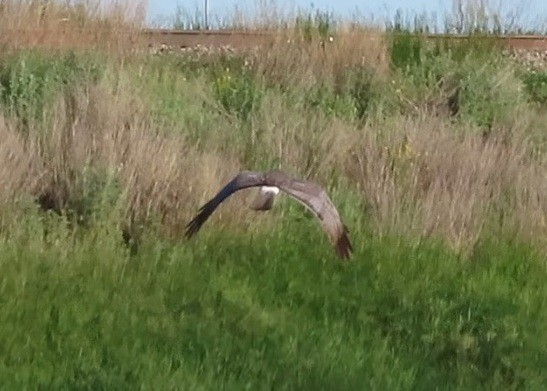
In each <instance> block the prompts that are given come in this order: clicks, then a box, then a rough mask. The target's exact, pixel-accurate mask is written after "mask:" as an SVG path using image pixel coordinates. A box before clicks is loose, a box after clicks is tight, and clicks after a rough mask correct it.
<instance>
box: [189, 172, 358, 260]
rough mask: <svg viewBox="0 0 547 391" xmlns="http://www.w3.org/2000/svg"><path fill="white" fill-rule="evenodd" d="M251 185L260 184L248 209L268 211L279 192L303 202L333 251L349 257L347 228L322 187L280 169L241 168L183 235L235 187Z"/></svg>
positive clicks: (191, 231) (193, 231)
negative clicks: (246, 169) (321, 228)
mask: <svg viewBox="0 0 547 391" xmlns="http://www.w3.org/2000/svg"><path fill="white" fill-rule="evenodd" d="M251 187H260V190H259V193H258V195H257V197H256V199H255V200H254V202H253V203H252V205H251V209H254V210H257V211H267V210H270V209H271V208H272V206H273V203H274V198H275V196H276V195H277V194H279V192H280V191H283V192H285V193H287V194H288V195H289V196H291V197H292V198H294V199H295V200H297V201H299V202H300V203H301V204H303V205H304V206H305V207H306V208H307V209H309V210H310V211H311V212H312V213H313V214H314V215H315V216H316V217H317V218H318V219H319V221H320V222H321V226H322V227H323V230H324V231H325V232H326V233H327V235H328V237H329V239H330V241H331V243H332V244H333V246H334V249H335V250H336V254H337V255H338V256H339V257H340V258H341V259H343V260H347V259H348V258H349V257H350V255H351V253H352V251H353V248H352V246H351V243H350V240H349V236H348V234H349V232H348V229H347V227H346V225H345V224H344V223H343V222H342V220H341V218H340V215H339V214H338V211H337V210H336V207H335V206H334V204H333V203H332V201H331V200H330V198H329V196H328V195H327V193H326V192H325V190H324V189H323V188H322V187H321V186H319V185H317V184H316V183H313V182H309V181H303V180H298V179H294V178H291V177H289V176H288V175H287V174H285V173H284V172H282V171H270V172H256V171H243V172H241V173H239V174H238V175H237V176H236V177H235V178H234V179H232V180H231V181H230V182H229V183H228V184H227V185H226V186H224V187H223V188H222V189H221V190H220V191H219V192H218V193H217V195H216V196H215V197H214V198H213V199H211V200H210V201H209V202H207V203H206V204H205V205H203V206H202V207H201V209H200V210H199V213H198V214H197V215H196V217H194V219H193V220H192V221H190V223H188V225H187V226H186V234H185V236H186V237H187V238H191V237H192V236H194V235H195V234H196V233H197V232H198V231H199V229H200V228H201V226H202V225H203V223H205V221H206V220H207V219H208V218H209V216H211V214H212V213H213V212H214V211H215V209H216V208H217V207H218V206H219V205H220V204H221V203H222V202H223V201H224V200H225V199H226V198H228V197H230V196H231V195H232V194H234V193H235V192H237V191H239V190H243V189H248V188H251Z"/></svg>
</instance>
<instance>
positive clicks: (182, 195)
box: [0, 2, 547, 390]
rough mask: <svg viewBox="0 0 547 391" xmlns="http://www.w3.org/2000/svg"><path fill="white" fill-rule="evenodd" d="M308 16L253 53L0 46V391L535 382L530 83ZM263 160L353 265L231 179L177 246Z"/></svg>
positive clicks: (536, 192) (299, 213) (495, 68)
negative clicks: (323, 196)
mask: <svg viewBox="0 0 547 391" xmlns="http://www.w3.org/2000/svg"><path fill="white" fill-rule="evenodd" d="M6 4H8V3H6ZM9 4H11V3H9ZM9 4H8V5H9ZM16 4H19V3H15V2H14V3H13V4H11V5H12V6H15V5H16ZM78 4H79V3H78ZM69 5H70V4H69ZM32 7H33V6H32V4H30V2H29V5H28V8H25V9H22V11H24V10H26V11H25V12H26V13H25V12H22V11H21V13H20V15H23V16H24V15H34V14H32V13H31V10H32V9H33V8H32ZM70 9H71V10H73V8H70ZM27 11H28V12H27ZM65 11H66V10H65ZM0 14H1V12H0ZM84 15H87V14H85V13H84ZM23 16H21V17H23ZM51 18H52V20H53V16H52V17H51ZM85 20H86V21H87V22H86V23H92V22H91V21H92V20H95V21H97V20H98V21H100V23H102V24H103V25H104V24H105V23H106V22H105V21H104V20H103V19H101V18H100V17H97V18H95V19H93V18H91V17H89V18H88V19H85ZM326 21H329V23H330V19H322V18H320V17H311V18H307V19H301V20H300V23H301V24H297V26H296V27H295V28H294V29H293V28H291V29H289V28H286V29H282V30H280V31H279V34H278V35H277V37H276V38H275V39H274V40H272V42H271V43H270V45H269V46H267V47H263V48H258V49H255V50H250V51H238V52H231V51H226V50H211V51H207V52H205V51H199V50H196V51H193V52H186V53H184V54H170V55H152V54H149V53H144V52H143V51H142V50H136V49H140V46H138V45H137V46H133V45H134V44H136V42H134V41H133V44H130V43H128V40H127V39H125V38H127V37H125V38H123V39H122V35H120V34H118V32H116V31H113V30H109V31H110V32H109V33H108V34H111V35H110V37H111V40H109V41H108V42H116V45H111V44H108V43H106V42H105V41H104V35H101V36H100V37H99V36H97V37H98V38H97V41H87V42H86V43H85V44H83V45H74V44H67V45H61V46H56V45H53V46H54V48H53V49H52V44H51V42H52V41H50V40H48V39H46V38H47V34H45V35H43V36H42V41H41V43H40V44H37V43H36V41H34V40H33V39H31V38H32V37H28V42H27V43H25V42H22V41H20V42H19V43H18V44H17V45H13V46H9V47H4V48H3V49H2V54H3V55H2V57H1V60H0V112H1V113H2V117H1V121H0V183H1V185H2V186H1V191H0V303H1V308H2V311H0V358H1V359H0V383H1V384H3V385H5V387H6V388H9V389H20V388H32V389H34V388H43V389H136V388H142V389H238V390H239V389H263V388H274V389H348V390H350V389H351V390H353V389H363V388H367V389H369V388H370V389H401V390H406V389H466V390H467V389H483V388H486V389H527V390H528V389H529V390H540V389H545V388H546V387H547V376H546V374H545V365H546V362H547V332H546V331H545V324H547V311H545V308H546V303H545V301H546V300H545V299H546V297H547V291H546V288H545V283H544V282H545V278H546V276H547V256H546V254H547V251H545V250H546V249H547V242H546V240H545V238H546V237H547V225H546V221H545V216H547V198H546V197H545V194H547V181H545V173H546V172H547V154H546V152H547V148H546V147H547V139H546V137H545V134H546V133H545V108H546V106H545V105H546V100H545V80H546V78H547V74H545V72H544V71H542V70H540V69H528V68H527V67H523V66H521V65H519V64H518V63H516V62H514V61H513V60H512V59H510V58H508V57H506V56H504V55H503V54H502V51H501V49H500V48H498V47H497V46H496V45H493V44H491V43H490V42H491V41H489V40H487V39H486V40H484V39H483V38H481V37H480V36H473V37H470V38H469V39H466V40H458V41H457V42H454V41H451V40H447V41H445V42H440V43H439V42H438V43H436V44H432V43H431V42H429V41H425V40H422V39H420V38H417V37H412V36H409V35H406V34H401V33H400V32H398V33H397V34H393V35H391V36H388V37H385V36H383V35H379V34H377V33H375V32H374V31H371V30H366V29H364V28H362V27H356V26H351V27H347V26H344V25H340V24H338V25H336V29H334V27H332V24H329V23H326ZM97 23H98V22H97ZM127 23H128V25H131V26H134V25H137V22H136V21H135V19H131V18H129V19H128V21H127ZM88 26H91V24H89V25H88ZM325 29H327V30H328V29H330V30H328V31H325ZM327 32H328V33H329V34H331V33H332V35H333V36H334V40H333V42H329V41H325V40H324V38H325V37H326V36H327ZM364 36H366V39H363V37H364ZM321 40H322V42H323V44H321V43H320V42H321ZM129 41H131V40H129ZM12 42H16V40H13V41H12ZM29 42H30V43H29ZM72 43H74V42H72ZM105 43H106V44H105ZM485 48H487V49H488V50H485ZM90 49H91V50H90ZM114 49H115V50H114ZM273 168H281V169H284V170H286V171H287V172H289V173H292V174H294V175H295V176H298V177H305V178H309V179H312V180H315V181H317V182H319V183H321V184H324V185H325V186H326V187H327V188H328V190H329V194H331V196H332V198H333V200H334V201H335V203H336V204H337V205H338V206H339V207H340V212H341V214H342V216H343V218H344V220H345V222H346V224H347V225H348V227H349V228H350V234H351V238H352V241H353V244H354V248H355V253H354V256H353V259H352V260H351V261H350V262H348V263H340V262H339V261H338V260H337V259H336V257H335V254H334V252H333V250H332V248H331V246H330V244H329V243H328V240H327V238H326V237H325V235H324V234H323V233H322V232H321V230H320V229H319V228H318V226H317V223H316V221H315V220H314V218H313V217H312V216H310V215H309V214H307V212H305V210H304V209H303V208H302V207H301V206H300V205H298V204H296V203H295V202H293V201H291V200H289V199H280V200H278V201H276V205H275V208H274V210H272V211H270V212H268V213H256V212H253V211H251V210H249V209H248V208H247V207H246V205H248V201H249V197H252V196H253V194H248V193H242V194H237V195H235V196H234V197H233V199H230V200H228V201H227V202H226V203H225V204H223V205H222V207H221V208H220V210H219V211H218V212H217V213H216V214H215V215H214V216H213V217H212V218H211V221H209V222H207V223H206V225H205V226H204V228H203V231H201V232H200V234H199V236H198V237H197V238H196V239H195V240H193V241H190V242H188V241H186V240H184V239H183V238H182V234H183V230H184V226H185V224H186V223H187V222H188V221H189V219H190V218H191V217H192V216H193V214H194V213H195V212H196V211H197V209H198V208H199V206H200V205H201V204H202V203H203V202H205V201H206V200H207V199H208V198H209V197H211V196H212V195H213V194H214V193H215V191H216V190H217V189H218V188H219V187H220V186H221V185H222V184H223V183H224V182H225V181H227V180H228V179H229V178H231V177H232V176H233V175H234V174H235V173H236V172H238V170H241V169H257V170H260V169H265V170H268V169H273Z"/></svg>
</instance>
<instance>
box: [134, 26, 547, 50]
mask: <svg viewBox="0 0 547 391" xmlns="http://www.w3.org/2000/svg"><path fill="white" fill-rule="evenodd" d="M273 36H274V33H272V32H265V31H253V30H168V29H146V30H144V31H143V37H144V39H145V41H146V42H147V43H148V44H149V45H167V46H169V47H177V48H184V47H194V46H198V45H200V46H213V47H214V46H230V47H233V48H246V47H255V46H260V45H263V44H265V43H267V42H271V39H272V37H273ZM367 36H368V37H373V36H376V37H377V36H378V35H377V34H376V35H373V34H370V35H367V34H363V39H367ZM425 37H426V38H427V39H431V40H443V39H444V40H447V39H448V40H450V39H454V40H462V39H468V38H469V37H468V36H461V35H446V34H441V35H432V34H430V35H426V36H425ZM484 39H488V40H493V41H494V40H495V41H499V42H500V43H501V44H502V45H504V46H505V47H507V48H511V49H515V50H542V51H547V36H546V35H510V36H495V35H489V36H486V37H484Z"/></svg>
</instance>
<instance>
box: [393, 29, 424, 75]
mask: <svg viewBox="0 0 547 391" xmlns="http://www.w3.org/2000/svg"><path fill="white" fill-rule="evenodd" d="M390 39H391V50H390V53H391V65H392V66H393V67H394V68H396V69H402V70H405V69H406V68H408V67H412V66H418V65H420V64H421V62H422V46H423V44H422V41H421V38H420V37H416V36H414V35H411V34H393V35H392V36H391V38H390Z"/></svg>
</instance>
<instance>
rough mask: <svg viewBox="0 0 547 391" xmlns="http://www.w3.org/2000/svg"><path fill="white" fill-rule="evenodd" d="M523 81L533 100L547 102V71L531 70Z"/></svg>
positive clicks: (541, 102)
mask: <svg viewBox="0 0 547 391" xmlns="http://www.w3.org/2000/svg"><path fill="white" fill-rule="evenodd" d="M523 82H524V86H525V88H526V92H527V93H528V96H529V99H530V100H531V101H532V102H537V103H540V104H545V103H547V72H529V73H527V74H526V75H524V78H523Z"/></svg>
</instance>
